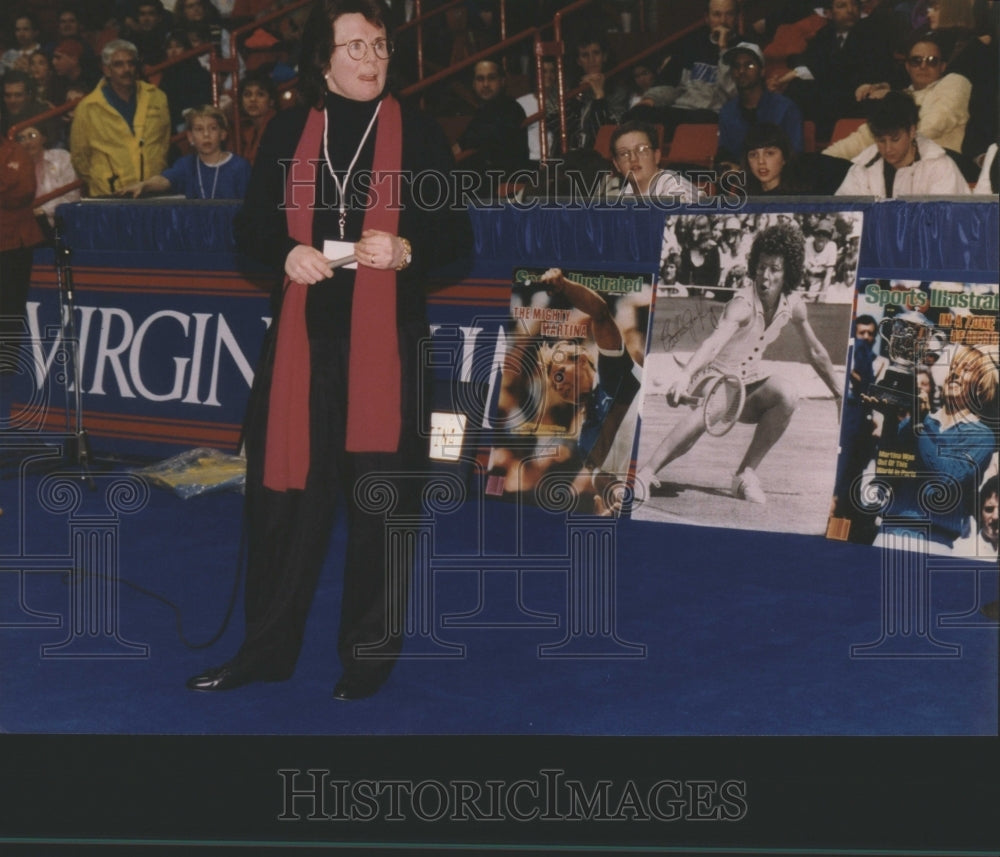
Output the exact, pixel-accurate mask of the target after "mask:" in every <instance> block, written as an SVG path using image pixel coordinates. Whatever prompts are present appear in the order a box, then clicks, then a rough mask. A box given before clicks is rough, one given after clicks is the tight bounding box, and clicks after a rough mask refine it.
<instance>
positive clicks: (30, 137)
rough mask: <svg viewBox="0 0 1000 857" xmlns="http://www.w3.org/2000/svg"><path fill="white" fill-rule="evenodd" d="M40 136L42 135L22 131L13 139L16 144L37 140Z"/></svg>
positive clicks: (35, 132)
mask: <svg viewBox="0 0 1000 857" xmlns="http://www.w3.org/2000/svg"><path fill="white" fill-rule="evenodd" d="M41 136H42V135H41V134H39V133H38V132H37V131H22V132H21V133H20V134H18V135H17V136H16V137H15V138H14V139H15V140H17V142H18V143H23V142H25V140H37V139H38V138H39V137H41Z"/></svg>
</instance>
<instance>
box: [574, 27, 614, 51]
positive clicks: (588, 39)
mask: <svg viewBox="0 0 1000 857" xmlns="http://www.w3.org/2000/svg"><path fill="white" fill-rule="evenodd" d="M587 45H597V46H598V47H599V48H600V49H601V53H605V54H609V53H611V42H610V40H609V39H608V34H607V33H603V32H601V31H600V30H583V31H582V32H581V33H580V34H579V35H578V36H577V38H576V41H575V42H574V43H573V52H574V53H579V51H580V48H585V47H587Z"/></svg>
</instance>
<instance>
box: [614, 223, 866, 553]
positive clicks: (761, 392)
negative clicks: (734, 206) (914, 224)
mask: <svg viewBox="0 0 1000 857" xmlns="http://www.w3.org/2000/svg"><path fill="white" fill-rule="evenodd" d="M861 217H862V216H861V214H860V213H855V212H837V213H833V214H829V215H827V214H823V213H817V214H812V213H799V212H797V213H787V214H786V213H782V212H765V213H757V214H748V213H741V214H738V215H737V214H694V215H690V214H685V215H677V216H672V217H668V218H667V220H666V224H665V227H664V240H663V251H662V254H661V265H660V278H659V282H658V285H657V290H656V299H655V305H654V310H653V316H652V320H651V326H650V336H649V342H650V346H649V353H648V355H647V359H646V383H645V385H644V395H643V402H642V414H641V426H640V432H639V443H638V453H637V464H636V478H635V483H634V489H635V503H634V506H633V510H632V517H634V518H636V519H637V520H646V521H659V522H668V523H669V522H674V523H685V524H697V525H704V526H715V527H732V528H736V529H753V530H761V531H771V532H791V533H803V534H822V533H823V532H824V529H825V526H826V521H827V516H828V512H829V503H830V496H831V495H830V488H831V486H832V485H833V480H834V474H835V466H836V460H837V443H838V433H839V428H838V420H839V414H840V406H841V397H842V394H843V389H844V372H845V361H846V355H847V345H848V339H849V337H850V320H851V309H852V307H851V302H852V299H853V294H854V284H855V278H856V271H857V245H858V237H859V236H860V234H861Z"/></svg>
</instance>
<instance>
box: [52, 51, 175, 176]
mask: <svg viewBox="0 0 1000 857" xmlns="http://www.w3.org/2000/svg"><path fill="white" fill-rule="evenodd" d="M137 56H138V53H137V51H136V48H135V45H133V44H132V43H131V42H127V41H125V40H123V39H115V40H114V41H111V42H108V44H107V45H105V46H104V50H103V51H101V62H102V64H103V68H104V78H105V79H104V81H103V82H102V83H100V84H99V85H98V86H97V87H96V88H95V89H94V91H93V92H91V93H90V94H89V95H88V96H87V97H86V98H84V99H83V100H82V101H81V102H80V103H79V104H78V105H77V108H76V111H75V115H74V117H73V125H72V128H71V130H70V155H71V156H72V161H73V168H74V169H75V170H76V172H77V174H78V175H79V176H80V178H82V179H83V180H84V182H85V183H86V185H87V191H88V193H89V194H90V196H108V195H109V194H112V193H114V192H115V191H116V190H121V189H122V188H123V187H127V186H129V185H133V184H135V183H137V182H141V181H145V180H146V179H147V178H149V177H150V176H155V175H159V174H160V173H162V172H163V170H164V169H165V168H166V166H167V149H168V147H169V145H170V111H169V109H168V107H167V97H166V95H164V94H163V92H162V91H161V90H159V89H157V88H156V87H155V86H152V85H151V84H148V83H146V82H144V81H141V80H139V79H138V77H137Z"/></svg>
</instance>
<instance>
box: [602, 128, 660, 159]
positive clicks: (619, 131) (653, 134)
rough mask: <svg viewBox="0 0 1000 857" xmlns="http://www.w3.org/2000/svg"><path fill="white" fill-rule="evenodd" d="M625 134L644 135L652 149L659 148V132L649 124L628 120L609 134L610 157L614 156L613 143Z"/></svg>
mask: <svg viewBox="0 0 1000 857" xmlns="http://www.w3.org/2000/svg"><path fill="white" fill-rule="evenodd" d="M626 134H645V135H646V139H647V140H649V145H650V146H652V147H653V148H654V149H659V148H660V130H659V129H658V128H657V127H656V126H655V125H653V124H652V123H650V122H642V121H640V120H638V119H630V120H629V121H628V122H622V124H621V125H619V126H618V127H617V128H615V130H614V131H612V132H611V143H610V146H611V155H612V157H614V154H615V143H617V142H618V140H619V139H620V138H621V137H624V136H625V135H626Z"/></svg>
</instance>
